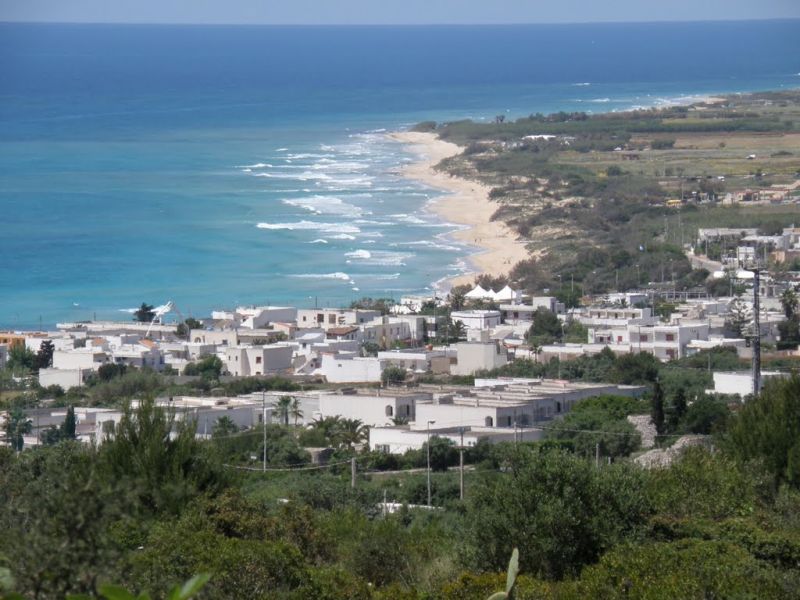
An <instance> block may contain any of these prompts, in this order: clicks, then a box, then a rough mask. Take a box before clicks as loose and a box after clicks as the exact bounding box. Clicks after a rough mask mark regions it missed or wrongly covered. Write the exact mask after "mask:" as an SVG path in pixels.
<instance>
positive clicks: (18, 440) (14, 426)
mask: <svg viewBox="0 0 800 600" xmlns="http://www.w3.org/2000/svg"><path fill="white" fill-rule="evenodd" d="M5 431H6V440H7V441H8V442H9V443H10V444H11V447H12V448H13V449H14V450H15V451H17V452H20V451H21V450H22V448H23V447H24V446H25V439H24V436H25V435H26V434H28V433H30V432H31V431H33V421H31V420H30V419H29V418H27V417H26V416H25V413H23V412H22V411H21V410H20V409H19V408H15V409H14V410H13V411H9V412H8V413H7V415H6V425H5Z"/></svg>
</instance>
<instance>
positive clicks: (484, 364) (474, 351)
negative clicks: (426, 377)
mask: <svg viewBox="0 0 800 600" xmlns="http://www.w3.org/2000/svg"><path fill="white" fill-rule="evenodd" d="M455 348H456V364H455V365H453V366H452V367H451V369H450V371H451V373H453V374H454V375H472V374H473V373H475V372H476V371H483V370H491V369H497V368H499V367H502V366H503V365H505V364H506V363H507V362H508V353H507V352H506V349H505V347H504V346H503V345H502V344H500V343H498V342H496V341H493V342H459V343H458V344H456V345H455Z"/></svg>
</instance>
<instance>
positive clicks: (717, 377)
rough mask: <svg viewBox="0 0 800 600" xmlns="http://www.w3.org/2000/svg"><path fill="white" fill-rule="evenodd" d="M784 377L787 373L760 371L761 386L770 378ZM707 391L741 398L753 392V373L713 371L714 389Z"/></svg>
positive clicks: (787, 375)
mask: <svg viewBox="0 0 800 600" xmlns="http://www.w3.org/2000/svg"><path fill="white" fill-rule="evenodd" d="M784 377H789V373H781V372H779V371H761V388H763V387H764V384H765V383H766V382H767V381H769V380H770V379H780V378H784ZM707 391H708V392H709V393H714V394H727V395H731V396H739V397H740V398H743V397H744V396H746V395H748V394H752V393H753V373H752V372H751V371H734V372H728V373H724V372H714V389H713V390H707Z"/></svg>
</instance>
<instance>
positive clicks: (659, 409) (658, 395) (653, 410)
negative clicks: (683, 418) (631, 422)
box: [650, 381, 664, 435]
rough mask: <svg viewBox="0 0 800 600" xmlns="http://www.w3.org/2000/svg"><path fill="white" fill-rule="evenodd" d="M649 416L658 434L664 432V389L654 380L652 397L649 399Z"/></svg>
mask: <svg viewBox="0 0 800 600" xmlns="http://www.w3.org/2000/svg"><path fill="white" fill-rule="evenodd" d="M650 418H651V419H652V420H653V425H655V426H656V432H657V433H658V435H663V434H664V390H662V389H661V384H660V383H659V382H658V381H656V383H655V385H654V386H653V398H652V399H651V401H650Z"/></svg>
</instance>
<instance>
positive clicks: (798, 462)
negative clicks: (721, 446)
mask: <svg viewBox="0 0 800 600" xmlns="http://www.w3.org/2000/svg"><path fill="white" fill-rule="evenodd" d="M728 440H729V448H730V450H731V452H733V453H734V454H735V455H737V456H739V457H741V458H743V459H745V460H760V461H761V462H762V463H763V464H764V466H765V467H766V468H767V470H768V471H769V472H770V474H771V475H772V476H773V477H774V480H775V482H776V484H779V483H782V482H786V483H788V484H790V485H792V486H794V487H800V377H798V376H797V375H793V376H792V377H790V378H787V379H780V380H775V379H773V380H771V381H768V382H767V384H766V385H765V386H764V389H763V390H762V391H761V393H760V394H759V395H758V396H756V397H755V398H754V399H752V400H750V401H749V402H747V403H745V405H744V406H743V407H742V409H741V410H740V411H739V413H738V415H736V416H735V417H734V418H733V420H732V424H731V426H730V428H729V433H728Z"/></svg>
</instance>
